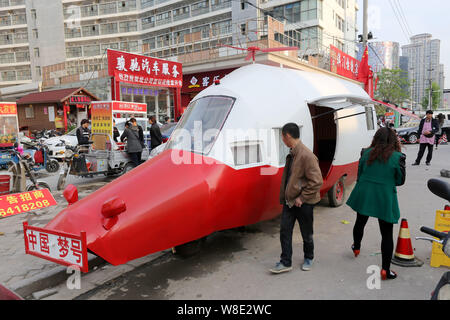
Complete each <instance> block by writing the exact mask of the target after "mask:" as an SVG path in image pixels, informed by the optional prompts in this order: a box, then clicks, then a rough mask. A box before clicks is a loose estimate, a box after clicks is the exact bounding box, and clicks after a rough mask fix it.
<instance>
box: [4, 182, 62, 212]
mask: <svg viewBox="0 0 450 320" xmlns="http://www.w3.org/2000/svg"><path fill="white" fill-rule="evenodd" d="M56 204H57V203H56V200H55V199H54V198H53V196H52V194H51V193H50V191H49V190H48V189H42V190H35V191H30V192H23V193H15V194H8V195H5V196H1V197H0V218H6V217H10V216H14V215H17V214H20V213H24V212H29V211H33V210H38V209H43V208H47V207H51V206H54V205H56Z"/></svg>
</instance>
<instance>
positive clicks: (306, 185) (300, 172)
mask: <svg viewBox="0 0 450 320" xmlns="http://www.w3.org/2000/svg"><path fill="white" fill-rule="evenodd" d="M282 135H283V142H284V144H285V145H286V146H288V147H289V148H290V149H291V151H290V153H289V154H288V156H287V157H286V166H285V168H284V171H283V177H282V179H281V188H280V203H281V204H282V205H283V212H282V214H281V225H280V242H281V259H280V262H278V263H277V264H276V265H275V267H274V268H272V269H270V271H271V272H273V273H282V272H286V271H290V270H292V233H293V230H294V225H295V221H296V220H297V221H298V223H299V225H300V231H301V234H302V238H303V252H304V256H305V261H304V263H303V265H302V269H303V270H305V271H308V270H311V267H312V263H313V259H314V241H313V211H314V205H316V204H317V203H318V202H319V201H320V199H321V198H320V188H321V187H322V184H323V179H322V173H321V171H320V167H319V161H318V159H317V157H316V156H315V155H314V153H313V152H312V151H311V150H309V149H308V148H307V147H306V146H305V145H304V144H303V143H302V142H301V141H300V129H299V127H298V126H297V125H296V124H295V123H288V124H286V125H285V126H284V127H283V129H282Z"/></svg>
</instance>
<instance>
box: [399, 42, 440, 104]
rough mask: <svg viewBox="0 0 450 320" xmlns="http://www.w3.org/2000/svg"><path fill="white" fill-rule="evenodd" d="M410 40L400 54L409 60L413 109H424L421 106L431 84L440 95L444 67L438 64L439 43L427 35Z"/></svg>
mask: <svg viewBox="0 0 450 320" xmlns="http://www.w3.org/2000/svg"><path fill="white" fill-rule="evenodd" d="M410 40H411V43H410V44H408V45H405V46H402V54H403V56H405V57H408V60H409V63H408V71H409V72H408V75H409V80H410V81H411V82H412V84H411V90H412V92H411V96H412V100H413V101H412V102H413V108H422V109H426V108H428V106H423V105H422V100H423V97H424V96H425V94H426V90H427V89H429V88H431V85H432V83H433V82H435V83H437V84H438V85H439V87H440V88H441V93H442V90H443V88H444V66H443V65H442V64H441V63H440V45H441V41H440V40H439V39H432V35H431V34H429V33H424V34H419V35H415V36H413V37H411V39H410ZM441 97H442V94H441ZM440 104H442V100H441V101H440Z"/></svg>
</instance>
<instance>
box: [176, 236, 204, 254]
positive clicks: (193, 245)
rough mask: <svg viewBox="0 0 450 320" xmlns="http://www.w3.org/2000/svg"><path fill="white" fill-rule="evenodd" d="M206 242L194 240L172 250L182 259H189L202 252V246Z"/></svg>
mask: <svg viewBox="0 0 450 320" xmlns="http://www.w3.org/2000/svg"><path fill="white" fill-rule="evenodd" d="M205 241H206V237H205V238H201V239H198V240H194V241H191V242H188V243H185V244H182V245H179V246H176V247H174V248H173V249H172V251H173V253H174V254H175V255H177V256H179V257H180V258H189V257H192V256H194V255H196V254H197V253H199V252H200V250H201V248H202V244H203V243H204V242H205Z"/></svg>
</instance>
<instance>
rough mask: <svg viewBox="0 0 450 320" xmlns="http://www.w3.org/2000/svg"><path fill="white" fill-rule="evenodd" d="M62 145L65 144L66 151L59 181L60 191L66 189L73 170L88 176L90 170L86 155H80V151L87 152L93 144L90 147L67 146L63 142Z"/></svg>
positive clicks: (62, 141)
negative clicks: (68, 177)
mask: <svg viewBox="0 0 450 320" xmlns="http://www.w3.org/2000/svg"><path fill="white" fill-rule="evenodd" d="M61 143H63V144H64V146H65V148H66V151H65V154H64V159H63V163H64V164H63V166H62V167H61V170H60V172H59V179H58V184H57V189H58V190H63V189H64V187H65V185H66V180H67V176H68V175H69V173H70V172H71V170H75V171H77V172H85V173H86V174H88V173H89V170H88V168H87V166H86V160H85V157H84V154H82V153H80V150H85V149H86V147H88V146H89V144H92V142H90V143H89V144H88V145H77V146H70V145H68V144H66V142H65V141H64V140H61Z"/></svg>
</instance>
